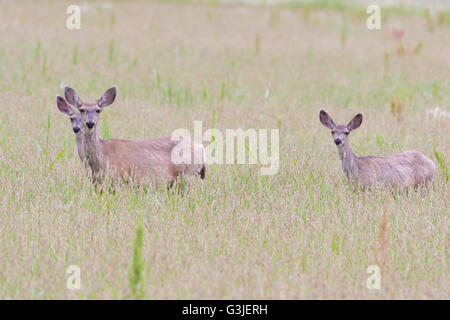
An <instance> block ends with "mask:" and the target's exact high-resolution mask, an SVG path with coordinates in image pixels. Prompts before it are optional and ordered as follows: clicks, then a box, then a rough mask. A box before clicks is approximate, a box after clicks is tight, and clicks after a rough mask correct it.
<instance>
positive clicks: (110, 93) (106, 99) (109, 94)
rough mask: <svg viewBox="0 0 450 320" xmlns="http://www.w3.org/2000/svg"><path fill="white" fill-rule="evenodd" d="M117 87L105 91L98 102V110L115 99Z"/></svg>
mask: <svg viewBox="0 0 450 320" xmlns="http://www.w3.org/2000/svg"><path fill="white" fill-rule="evenodd" d="M116 93H117V86H114V87H112V88H111V89H108V90H106V91H105V93H104V94H103V95H102V97H101V98H100V99H99V100H98V105H99V106H100V108H104V107H107V106H109V105H110V104H111V103H113V102H114V100H115V99H116Z"/></svg>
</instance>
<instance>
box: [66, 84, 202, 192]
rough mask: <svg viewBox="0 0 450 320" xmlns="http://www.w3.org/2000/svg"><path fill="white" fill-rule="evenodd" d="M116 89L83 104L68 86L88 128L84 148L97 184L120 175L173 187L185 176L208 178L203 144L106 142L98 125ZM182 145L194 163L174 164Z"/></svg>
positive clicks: (161, 140)
mask: <svg viewBox="0 0 450 320" xmlns="http://www.w3.org/2000/svg"><path fill="white" fill-rule="evenodd" d="M116 92H117V88H116V87H115V86H114V87H112V88H111V89H108V90H106V91H105V93H104V94H103V95H102V96H101V98H100V99H98V100H97V101H95V102H83V101H81V99H80V97H79V96H78V94H77V93H76V92H75V90H73V89H72V88H69V87H65V88H64V95H65V97H66V100H67V102H68V103H69V104H71V105H73V106H75V107H77V108H78V110H79V111H80V114H81V121H82V123H83V126H84V127H85V132H84V145H85V153H86V161H87V163H88V164H89V166H90V167H91V170H92V177H93V179H94V182H101V180H102V178H103V177H104V175H105V174H108V175H110V176H119V177H121V178H122V179H124V180H125V181H128V180H132V181H135V182H138V183H139V184H146V183H149V182H151V181H156V180H158V178H162V179H164V180H166V181H167V182H168V183H169V184H170V185H171V186H172V185H173V183H174V182H175V181H176V180H177V179H181V178H182V177H183V176H186V175H190V176H200V177H201V178H202V179H204V178H205V150H204V147H203V145H201V144H198V143H195V142H190V141H182V140H172V139H171V138H170V137H161V138H152V139H146V140H121V139H108V140H102V139H100V138H99V136H98V133H97V125H98V122H99V119H100V114H101V112H102V111H103V109H104V108H105V107H107V106H109V105H110V104H112V103H113V102H114V100H115V98H116ZM180 144H182V145H183V146H184V147H185V148H183V150H187V151H186V152H191V159H193V161H191V163H188V164H183V163H181V164H180V163H177V162H174V161H173V159H172V150H173V149H174V147H175V146H180Z"/></svg>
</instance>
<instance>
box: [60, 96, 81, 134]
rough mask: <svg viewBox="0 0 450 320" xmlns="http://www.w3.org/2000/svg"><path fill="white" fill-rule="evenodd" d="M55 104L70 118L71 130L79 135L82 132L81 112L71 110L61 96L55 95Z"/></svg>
mask: <svg viewBox="0 0 450 320" xmlns="http://www.w3.org/2000/svg"><path fill="white" fill-rule="evenodd" d="M56 105H57V106H58V109H59V111H61V112H62V113H64V114H65V115H67V116H68V117H69V118H70V122H71V124H72V130H73V132H74V133H75V134H76V135H81V134H82V133H83V124H82V122H81V114H80V113H79V112H75V111H73V110H72V108H71V107H70V106H69V105H68V104H67V102H66V100H65V99H64V98H63V97H61V96H56Z"/></svg>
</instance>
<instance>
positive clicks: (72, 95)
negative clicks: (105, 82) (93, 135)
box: [64, 86, 117, 132]
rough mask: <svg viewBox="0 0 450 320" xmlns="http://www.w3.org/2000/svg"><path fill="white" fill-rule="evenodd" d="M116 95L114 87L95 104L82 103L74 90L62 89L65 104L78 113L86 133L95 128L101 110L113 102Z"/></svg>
mask: <svg viewBox="0 0 450 320" xmlns="http://www.w3.org/2000/svg"><path fill="white" fill-rule="evenodd" d="M116 93H117V87H116V86H114V87H112V88H111V89H108V90H106V91H105V93H104V94H103V95H102V96H101V97H100V99H98V100H97V101H96V102H83V101H81V99H80V97H79V96H78V94H77V93H76V92H75V90H73V89H72V88H70V87H64V95H65V97H66V99H67V102H68V103H70V104H71V105H73V106H74V107H76V108H77V109H78V110H79V111H80V114H81V121H82V123H83V124H84V125H85V126H86V128H87V131H88V132H89V131H91V130H92V129H94V128H95V127H96V126H97V123H98V120H99V118H100V113H101V112H102V111H103V108H105V107H107V106H109V105H110V104H112V103H113V102H114V99H115V98H116Z"/></svg>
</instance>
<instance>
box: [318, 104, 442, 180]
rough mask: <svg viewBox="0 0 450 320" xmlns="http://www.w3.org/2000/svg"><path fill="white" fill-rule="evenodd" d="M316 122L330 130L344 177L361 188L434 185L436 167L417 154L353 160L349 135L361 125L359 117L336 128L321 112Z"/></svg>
mask: <svg viewBox="0 0 450 320" xmlns="http://www.w3.org/2000/svg"><path fill="white" fill-rule="evenodd" d="M319 118H320V122H321V123H322V124H323V125H324V126H325V127H327V128H328V129H330V130H331V134H332V136H333V140H334V143H335V144H336V146H337V148H338V151H339V158H340V159H341V162H342V169H343V170H344V172H345V174H346V175H347V177H348V178H349V179H350V180H352V181H355V182H357V183H358V184H359V185H360V186H361V187H363V188H364V187H368V186H371V185H374V184H377V183H379V184H383V185H389V186H392V187H411V186H414V187H416V186H419V185H422V184H426V183H428V182H432V181H433V178H434V174H435V171H436V167H435V164H434V162H433V161H431V160H430V159H429V158H427V157H426V156H425V155H423V154H422V153H420V152H418V151H405V152H402V153H399V154H394V155H392V156H387V157H374V156H367V157H357V156H355V154H354V153H353V151H352V148H351V147H350V144H349V142H348V135H349V134H350V132H351V131H353V130H355V129H357V128H359V126H360V125H361V123H362V119H363V117H362V114H361V113H358V114H357V115H356V116H355V117H354V118H353V119H352V120H351V121H350V122H349V123H348V124H347V125H335V124H334V122H333V120H332V119H331V117H330V116H329V115H328V113H326V112H325V111H323V110H320V116H319Z"/></svg>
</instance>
